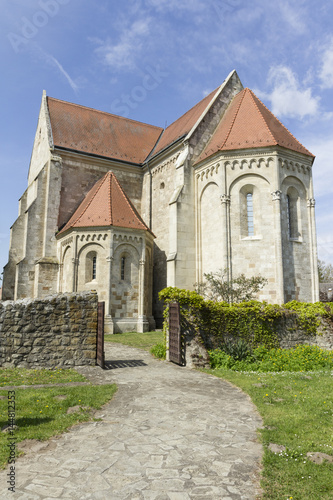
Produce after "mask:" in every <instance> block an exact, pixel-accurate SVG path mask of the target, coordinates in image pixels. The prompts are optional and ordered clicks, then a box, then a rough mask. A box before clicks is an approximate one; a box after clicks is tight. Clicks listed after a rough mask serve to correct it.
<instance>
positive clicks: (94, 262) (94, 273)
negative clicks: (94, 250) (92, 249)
mask: <svg viewBox="0 0 333 500" xmlns="http://www.w3.org/2000/svg"><path fill="white" fill-rule="evenodd" d="M96 263H97V257H96V256H95V257H93V259H92V279H93V280H95V279H96Z"/></svg>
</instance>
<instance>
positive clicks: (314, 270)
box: [307, 198, 319, 302]
mask: <svg viewBox="0 0 333 500" xmlns="http://www.w3.org/2000/svg"><path fill="white" fill-rule="evenodd" d="M315 205H316V200H315V199H314V198H309V199H308V201H307V206H308V214H309V215H308V218H309V235H310V241H309V244H310V256H311V281H312V290H311V294H312V302H318V301H319V277H318V254H317V234H316V219H315Z"/></svg>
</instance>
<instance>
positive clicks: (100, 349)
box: [96, 302, 105, 368]
mask: <svg viewBox="0 0 333 500" xmlns="http://www.w3.org/2000/svg"><path fill="white" fill-rule="evenodd" d="M104 315H105V302H98V306H97V359H96V363H97V364H98V365H99V366H100V367H101V368H105V353H104Z"/></svg>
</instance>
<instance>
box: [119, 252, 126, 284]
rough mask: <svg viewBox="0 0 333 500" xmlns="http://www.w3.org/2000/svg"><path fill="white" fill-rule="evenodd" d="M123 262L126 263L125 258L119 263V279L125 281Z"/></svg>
mask: <svg viewBox="0 0 333 500" xmlns="http://www.w3.org/2000/svg"><path fill="white" fill-rule="evenodd" d="M125 262H126V257H122V258H121V263H120V279H122V280H124V279H125Z"/></svg>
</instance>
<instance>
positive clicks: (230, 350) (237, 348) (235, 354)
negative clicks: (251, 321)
mask: <svg viewBox="0 0 333 500" xmlns="http://www.w3.org/2000/svg"><path fill="white" fill-rule="evenodd" d="M222 350H223V351H224V352H226V353H227V354H229V356H231V357H232V358H234V359H235V360H236V361H243V359H246V358H247V357H248V356H249V355H250V354H251V348H250V347H249V345H248V344H247V342H245V340H243V339H238V340H236V342H232V341H231V340H225V341H224V344H223V346H222Z"/></svg>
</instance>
